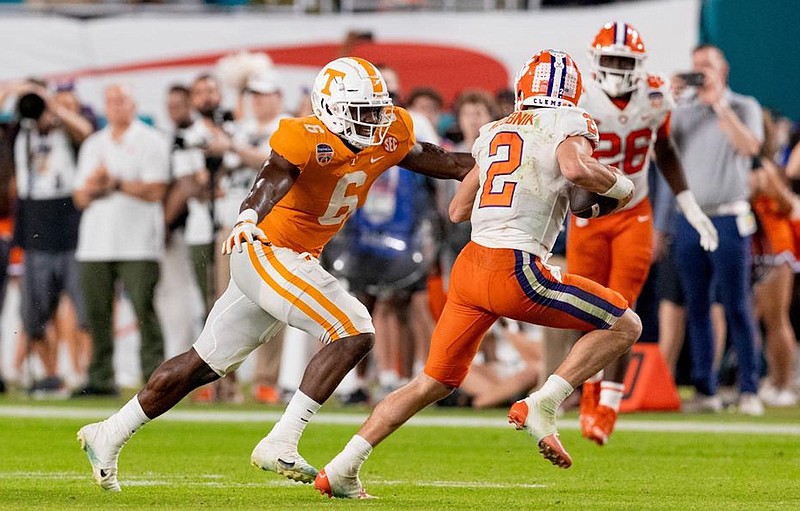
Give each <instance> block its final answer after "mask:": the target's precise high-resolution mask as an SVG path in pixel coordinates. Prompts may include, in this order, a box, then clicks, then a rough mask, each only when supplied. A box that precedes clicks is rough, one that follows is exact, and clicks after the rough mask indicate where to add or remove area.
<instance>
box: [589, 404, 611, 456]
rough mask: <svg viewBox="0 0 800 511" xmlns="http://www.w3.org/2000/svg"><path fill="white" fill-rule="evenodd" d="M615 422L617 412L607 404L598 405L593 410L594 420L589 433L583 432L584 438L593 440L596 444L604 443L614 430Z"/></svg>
mask: <svg viewBox="0 0 800 511" xmlns="http://www.w3.org/2000/svg"><path fill="white" fill-rule="evenodd" d="M616 423H617V412H615V411H614V410H613V409H612V408H609V407H607V406H602V405H600V406H598V407H597V408H596V409H595V412H594V421H593V424H592V426H591V428H590V431H589V434H588V435H587V434H584V435H583V436H585V437H586V438H588V439H589V440H591V441H592V442H595V443H596V444H597V445H601V446H602V445H606V444H607V443H608V438H609V437H610V436H611V433H612V432H613V431H614V425H615V424H616Z"/></svg>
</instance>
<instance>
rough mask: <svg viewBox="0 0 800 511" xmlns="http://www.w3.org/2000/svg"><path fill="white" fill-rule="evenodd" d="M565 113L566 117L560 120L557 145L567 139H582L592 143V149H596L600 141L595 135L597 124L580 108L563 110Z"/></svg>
mask: <svg viewBox="0 0 800 511" xmlns="http://www.w3.org/2000/svg"><path fill="white" fill-rule="evenodd" d="M565 113H566V114H567V115H568V116H567V117H565V118H563V119H562V120H561V122H562V126H563V127H562V129H561V139H560V140H559V143H561V142H562V141H564V140H566V139H567V138H568V137H584V138H586V139H587V140H589V142H591V143H592V147H597V142H598V141H599V140H600V139H599V135H598V133H597V124H595V122H594V119H592V116H591V115H589V114H588V113H587V112H586V111H585V110H583V109H582V108H570V109H569V110H565Z"/></svg>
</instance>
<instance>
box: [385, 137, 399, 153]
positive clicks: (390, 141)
mask: <svg viewBox="0 0 800 511" xmlns="http://www.w3.org/2000/svg"><path fill="white" fill-rule="evenodd" d="M383 148H384V149H385V150H386V152H387V153H393V152H395V151H396V150H397V139H396V138H394V137H386V140H384V141H383Z"/></svg>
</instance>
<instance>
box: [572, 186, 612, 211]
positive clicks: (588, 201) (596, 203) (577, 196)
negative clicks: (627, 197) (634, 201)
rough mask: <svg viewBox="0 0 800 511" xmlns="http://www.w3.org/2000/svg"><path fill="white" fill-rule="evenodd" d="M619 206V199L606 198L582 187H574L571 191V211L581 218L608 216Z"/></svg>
mask: <svg viewBox="0 0 800 511" xmlns="http://www.w3.org/2000/svg"><path fill="white" fill-rule="evenodd" d="M618 204H619V199H612V198H611V197H605V196H603V195H600V194H599V193H594V192H590V191H588V190H586V189H584V188H581V187H580V186H574V185H573V186H572V187H571V188H570V190H569V210H570V211H571V212H572V214H573V215H575V216H577V217H579V218H596V217H598V216H603V215H607V214H609V213H611V212H612V211H614V210H615V209H616V208H617V205H618Z"/></svg>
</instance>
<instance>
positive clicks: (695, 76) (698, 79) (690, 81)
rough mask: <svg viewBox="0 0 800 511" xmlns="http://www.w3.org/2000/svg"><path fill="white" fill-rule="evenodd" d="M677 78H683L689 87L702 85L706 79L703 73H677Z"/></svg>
mask: <svg viewBox="0 0 800 511" xmlns="http://www.w3.org/2000/svg"><path fill="white" fill-rule="evenodd" d="M678 78H680V79H681V80H683V81H684V82H685V83H686V85H688V86H689V87H702V86H703V84H704V83H705V81H706V76H705V75H704V74H703V73H679V74H678Z"/></svg>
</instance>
